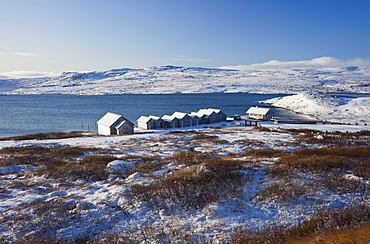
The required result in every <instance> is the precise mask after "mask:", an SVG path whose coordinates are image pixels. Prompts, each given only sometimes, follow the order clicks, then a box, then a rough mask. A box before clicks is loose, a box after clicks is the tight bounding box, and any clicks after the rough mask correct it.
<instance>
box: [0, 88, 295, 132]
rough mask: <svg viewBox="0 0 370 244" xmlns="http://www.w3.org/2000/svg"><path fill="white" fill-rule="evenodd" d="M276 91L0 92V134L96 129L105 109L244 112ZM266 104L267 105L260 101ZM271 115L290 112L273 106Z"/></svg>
mask: <svg viewBox="0 0 370 244" xmlns="http://www.w3.org/2000/svg"><path fill="white" fill-rule="evenodd" d="M278 96H282V95H279V94H246V93H233V94H227V93H226V94H225V93H217V94H164V95H158V94H157V95H131V94H130V95H128V94H125V95H102V96H79V95H4V96H0V137H7V136H15V135H25V134H34V133H47V132H58V131H72V130H88V129H89V130H91V131H95V132H96V131H97V128H96V121H98V120H99V119H100V118H101V117H102V116H103V115H104V114H105V113H106V112H113V113H117V114H121V115H123V116H124V117H126V118H127V119H129V120H131V121H132V122H134V123H136V120H137V119H138V118H139V117H140V116H141V115H146V116H147V115H157V116H162V115H165V114H169V115H171V114H172V113H173V112H176V111H178V112H187V113H190V112H192V111H198V110H199V109H201V108H220V109H222V110H223V111H224V112H225V113H226V114H227V115H228V116H232V115H234V114H239V115H245V112H246V110H247V109H248V108H249V107H250V106H256V105H258V103H257V101H261V100H265V99H269V98H273V97H278ZM260 106H264V107H268V105H260ZM274 110H275V115H278V116H279V115H280V116H294V114H293V113H291V112H289V111H286V110H282V109H274Z"/></svg>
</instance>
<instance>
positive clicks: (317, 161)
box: [269, 146, 370, 174]
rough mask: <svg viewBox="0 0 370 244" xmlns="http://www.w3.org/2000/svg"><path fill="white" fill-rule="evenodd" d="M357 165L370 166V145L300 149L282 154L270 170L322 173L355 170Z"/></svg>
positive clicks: (277, 171)
mask: <svg viewBox="0 0 370 244" xmlns="http://www.w3.org/2000/svg"><path fill="white" fill-rule="evenodd" d="M357 167H366V168H369V167H370V146H360V147H349V148H319V149H300V150H297V151H294V152H292V154H291V155H287V156H282V157H281V158H280V160H279V162H278V163H276V164H275V165H272V166H271V167H270V168H269V171H270V172H271V173H275V174H279V173H284V172H293V171H294V170H301V171H310V172H317V173H320V172H321V173H322V172H331V171H333V170H339V171H345V170H353V169H355V168H357Z"/></svg>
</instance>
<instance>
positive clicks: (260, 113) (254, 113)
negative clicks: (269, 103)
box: [247, 106, 273, 120]
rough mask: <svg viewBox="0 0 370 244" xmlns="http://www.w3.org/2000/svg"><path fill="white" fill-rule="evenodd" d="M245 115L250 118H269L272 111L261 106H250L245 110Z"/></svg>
mask: <svg viewBox="0 0 370 244" xmlns="http://www.w3.org/2000/svg"><path fill="white" fill-rule="evenodd" d="M247 115H248V117H249V118H250V119H260V120H270V119H271V118H272V116H273V112H272V111H271V109H270V108H261V107H258V106H256V107H250V108H249V109H248V111H247Z"/></svg>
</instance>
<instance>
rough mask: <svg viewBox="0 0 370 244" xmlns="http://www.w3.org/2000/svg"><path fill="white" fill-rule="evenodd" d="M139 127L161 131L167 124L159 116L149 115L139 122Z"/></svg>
mask: <svg viewBox="0 0 370 244" xmlns="http://www.w3.org/2000/svg"><path fill="white" fill-rule="evenodd" d="M137 126H138V127H139V128H143V129H147V130H150V129H160V128H165V122H164V121H163V120H162V119H161V118H160V117H158V116H154V115H149V116H141V117H140V118H139V119H138V120H137Z"/></svg>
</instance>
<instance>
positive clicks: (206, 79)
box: [0, 66, 370, 95]
mask: <svg viewBox="0 0 370 244" xmlns="http://www.w3.org/2000/svg"><path fill="white" fill-rule="evenodd" d="M5 83H6V84H8V85H9V83H13V84H16V85H17V86H19V88H18V89H15V90H12V91H3V92H2V93H5V94H79V95H101V94H128V93H131V94H153V93H215V92H224V93H226V92H254V93H297V92H300V91H307V90H315V91H320V92H333V91H346V92H361V93H363V92H370V67H367V66H364V67H342V68H318V69H312V68H300V69H279V70H230V69H208V68H196V67H190V68H186V67H177V66H155V67H149V68H145V69H113V70H108V71H103V72H96V71H93V72H84V73H80V72H64V73H62V74H61V75H60V76H57V77H51V78H43V79H40V78H37V79H35V78H34V79H21V80H11V81H9V80H0V84H5Z"/></svg>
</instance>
